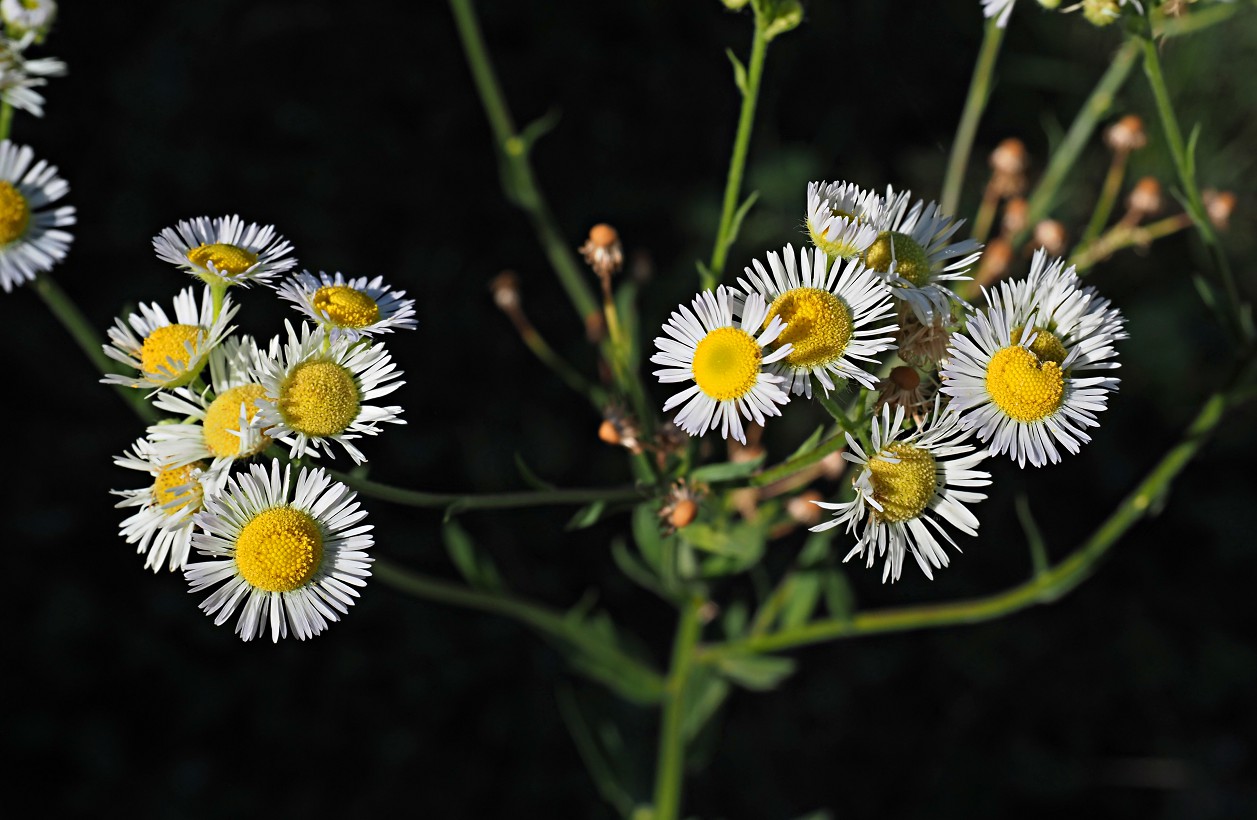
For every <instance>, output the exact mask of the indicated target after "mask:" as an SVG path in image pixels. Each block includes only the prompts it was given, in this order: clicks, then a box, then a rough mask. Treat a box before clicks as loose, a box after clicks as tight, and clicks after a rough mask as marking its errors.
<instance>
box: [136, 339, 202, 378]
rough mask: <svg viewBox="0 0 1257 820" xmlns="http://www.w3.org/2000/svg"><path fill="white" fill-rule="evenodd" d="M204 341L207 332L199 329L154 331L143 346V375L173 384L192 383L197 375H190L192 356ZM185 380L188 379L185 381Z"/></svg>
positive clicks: (141, 348)
mask: <svg viewBox="0 0 1257 820" xmlns="http://www.w3.org/2000/svg"><path fill="white" fill-rule="evenodd" d="M204 338H205V331H204V330H202V329H201V328H199V327H197V326H196V325H165V326H164V327H156V328H153V331H152V332H151V333H149V334H148V335H147V336H145V337H144V344H143V345H141V347H140V363H141V366H142V367H143V368H144V372H145V373H147V374H152V375H156V376H160V377H163V378H166V379H171V380H182V382H187V381H191V380H192V379H193V378H195V377H196V374H195V373H189V372H187V371H188V366H189V364H191V362H192V352H193V351H195V350H196V349H197V347H199V346H200V344H201V342H202V340H204ZM172 361H173V362H174V363H173V364H172V363H171V362H172ZM184 376H186V377H187V378H186V379H184V378H183V377H184ZM182 382H181V383H182ZM173 386H177V385H173Z"/></svg>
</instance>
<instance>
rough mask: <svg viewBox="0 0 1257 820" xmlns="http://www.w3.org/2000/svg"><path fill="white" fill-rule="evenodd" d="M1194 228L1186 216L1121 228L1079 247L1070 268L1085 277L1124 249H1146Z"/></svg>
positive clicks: (1071, 260) (1117, 226) (1116, 228)
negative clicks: (1093, 268)
mask: <svg viewBox="0 0 1257 820" xmlns="http://www.w3.org/2000/svg"><path fill="white" fill-rule="evenodd" d="M1191 226H1192V218H1191V217H1190V216H1189V215H1187V214H1176V215H1174V216H1167V217H1166V218H1165V219H1161V220H1158V221H1156V222H1153V223H1151V224H1149V225H1142V226H1141V225H1136V226H1132V227H1127V226H1125V225H1121V224H1118V225H1115V226H1114V227H1113V228H1112V229H1111V230H1109V232H1108V233H1106V234H1104V235H1103V236H1101V237H1099V238H1098V239H1096V240H1095V241H1094V242H1091V243H1088V244H1087V245H1083V246H1080V248H1079V250H1078V251H1076V252H1075V253H1074V255H1073V256H1071V257H1070V258H1069V264H1071V265H1073V266H1075V267H1076V268H1077V269H1078V273H1079V274H1083V273H1085V272H1086V271H1088V270H1090V269H1091V268H1092V266H1094V265H1095V264H1097V263H1098V262H1102V261H1104V260H1105V259H1108V258H1109V257H1110V256H1112V255H1113V254H1115V253H1117V252H1118V251H1120V250H1122V249H1123V248H1129V247H1132V246H1139V247H1147V246H1148V245H1151V244H1152V243H1153V242H1154V241H1155V240H1157V239H1160V238H1161V237H1164V236H1169V235H1170V234H1172V233H1177V232H1178V231H1181V230H1183V229H1184V228H1190V227H1191Z"/></svg>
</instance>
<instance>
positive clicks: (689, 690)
mask: <svg viewBox="0 0 1257 820" xmlns="http://www.w3.org/2000/svg"><path fill="white" fill-rule="evenodd" d="M727 697H729V682H728V681H726V680H725V679H724V678H722V677H720V676H719V675H718V674H716V672H715V671H714V670H712V669H710V668H708V667H705V666H695V667H694V668H693V669H692V670H690V678H689V680H688V681H686V684H685V696H684V707H683V710H682V714H683V715H684V717H682V718H681V733H682V735H683V736H684V737H685V742H686V743H687V744H688V743H689V742H690V741H692V740H693V739H694V737H695V736H696V735H697V734H698V733H699V731H700V730H702V728H703V727H704V726H705V725H707V721H709V720H711V717H712V715H714V714H716V710H717V709H719V708H720V705H721V704H723V703H724V702H725V698H727Z"/></svg>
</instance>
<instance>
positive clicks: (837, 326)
mask: <svg viewBox="0 0 1257 820" xmlns="http://www.w3.org/2000/svg"><path fill="white" fill-rule="evenodd" d="M961 224H962V223H961V221H959V220H956V219H953V218H952V217H951V216H949V215H947V214H945V213H943V212H942V210H941V209H940V208H939V207H938V206H937V205H936V204H935V203H933V202H929V203H927V202H925V201H922V200H917V201H915V202H914V201H913V199H912V197H911V194H910V193H907V192H896V191H895V190H893V189H892V188H887V189H886V191H885V193H884V194H880V193H876V192H874V191H870V190H864V189H862V188H860V187H859V186H856V185H853V184H851V183H849V182H832V183H830V182H814V183H812V184H810V185H809V186H808V191H807V215H806V219H805V226H806V230H807V233H808V237H809V239H810V242H811V247H804V248H802V249H800V250H799V251H797V252H796V251H795V250H794V248H793V247H791V246H789V245H787V246H786V248H785V249H784V251H782V252H781V253H777V252H770V253H768V254H767V255H766V260H764V261H761V260H760V259H755V260H753V261H752V262H751V265H750V266H749V267H746V268H745V270H744V275H743V276H742V277H739V279H738V282H737V287H736V288H727V287H725V286H723V285H722V286H720V287H718V288H717V289H716V290H715V291H714V292H713V291H706V292H703V293H700V294H698V295H697V296H696V297H695V298H694V299H693V301H692V303H691V305H690V306H689V307H687V306H686V305H681V306H679V307H678V308H677V310H676V311H675V312H673V313H672V315H671V317H670V318H669V319H668V321H667V322H666V323H665V324H664V326H663V331H664V333H665V334H666V335H665V336H661V337H659V338H657V339H656V340H655V347H656V348H657V352H656V353H655V355H654V356H653V357H652V358H651V361H652V362H654V363H655V364H658V365H661V366H662V368H663V369H660V370H657V371H656V372H655V375H656V376H657V377H658V379H659V380H660V381H661V382H663V383H667V384H683V385H685V389H683V390H682V391H681V392H679V393H676V394H675V395H673V396H671V397H670V398H669V399H668V400H667V401H666V403H665V404H664V407H663V409H664V411H665V412H666V411H668V410H671V409H672V408H674V407H680V411H679V412H678V413H677V414H676V416H675V419H674V421H675V424H676V425H677V426H678V427H680V428H681V429H682V430H684V431H685V432H687V433H689V434H690V435H692V436H693V435H702V434H703V433H705V432H707V431H709V430H716V429H719V430H720V434H721V435H722V436H723V437H724V438H726V439H733V440H736V441H737V442H740V443H741V444H743V445H745V444H746V441H747V437H746V429H745V427H744V422H754V423H755V424H757V425H763V424H764V423H765V421H766V419H767V417H769V416H777V415H781V412H782V408H783V407H784V406H785V405H786V404H788V403H789V402H790V400H791V397H792V396H793V397H800V396H802V397H804V399H805V400H810V399H813V398H816V399H817V400H818V401H819V402H820V403H822V404H824V405H825V407H826V410H828V411H829V412H830V413H832V414H833V415H834V417H835V419H836V420H837V421H838V423H839V425H840V426H841V427H842V428H843V429H844V430H845V438H846V443H847V451H846V452H845V453H844V454H843V457H844V458H845V459H846V460H847V461H849V462H851V463H852V464H854V465H857V466H858V467H859V470H858V472H857V473H856V474H855V475H854V476H853V478H852V482H851V490H852V494H851V496H850V498H849V500H842V501H837V502H833V503H829V502H819V501H818V502H815V503H817V504H818V505H819V506H820V507H822V508H824V509H828V510H832V511H833V518H832V519H831V520H829V521H827V522H825V523H822V524H819V525H817V526H815V527H813V528H812V529H813V530H814V531H823V530H826V529H830V528H833V527H837V526H839V525H845V527H846V530H847V532H849V533H852V534H853V535H854V537H855V538H856V544H855V547H854V548H853V549H852V550H851V551H850V554H849V555H848V556H847V557H848V559H850V558H852V557H855V556H862V557H864V558H865V560H866V562H867V563H868V565H869V566H872V565H873V564H874V562H875V561H877V560H878V559H881V560H882V561H883V570H882V577H883V579H884V580H896V579H898V578H899V576H900V573H901V570H902V567H903V563H904V558H905V557H906V556H907V555H908V554H911V555H912V556H913V558H914V559H915V560H916V562H917V564H918V565H919V566H920V567H921V569H922V570H923V571H924V573H925V574H926V576H928V577H933V569H937V568H942V567H945V566H947V563H948V556H947V553H946V551H945V550H944V549H943V543H947V544H951V545H953V546H955V542H954V540H953V538H952V536H951V534H950V533H949V531H948V529H947V528H946V527H944V524H947V525H950V527H951V528H953V529H955V530H959V531H960V532H963V533H966V534H968V535H975V534H976V533H977V529H978V520H977V518H976V517H975V516H974V514H973V513H972V512H971V511H970V510H969V508H968V505H970V504H973V503H975V502H978V501H980V500H982V499H983V498H985V496H984V495H982V494H981V493H978V492H974V491H973V488H978V487H983V486H985V485H987V484H989V483H990V480H991V474H990V473H988V472H985V471H983V470H981V469H979V466H980V465H981V463H982V462H983V461H985V460H986V459H988V458H990V457H992V456H998V455H1007V456H1008V457H1009V458H1011V459H1012V460H1013V461H1014V462H1015V463H1016V464H1017V465H1018V466H1020V467H1025V466H1026V464H1027V463H1029V464H1030V465H1032V466H1035V467H1040V466H1043V465H1045V464H1049V463H1056V462H1059V461H1060V460H1061V450H1062V449H1063V450H1065V451H1067V452H1069V453H1076V452H1078V450H1079V448H1080V447H1081V445H1082V444H1083V443H1085V442H1086V441H1088V440H1089V436H1088V433H1087V432H1086V431H1087V430H1088V429H1089V428H1092V427H1095V426H1097V424H1098V421H1097V418H1096V414H1097V413H1098V412H1100V411H1102V410H1104V408H1105V406H1106V402H1107V399H1108V396H1109V394H1110V393H1112V392H1113V391H1115V390H1116V389H1117V384H1118V381H1117V379H1116V378H1114V377H1113V376H1112V375H1111V373H1110V371H1112V370H1113V369H1114V368H1116V367H1117V366H1118V365H1117V362H1116V361H1115V358H1116V350H1115V349H1114V346H1113V345H1114V342H1116V341H1117V340H1119V339H1123V338H1125V337H1126V333H1125V329H1124V319H1123V317H1122V315H1121V313H1120V312H1119V311H1118V310H1117V309H1116V308H1114V307H1112V305H1111V304H1110V303H1109V301H1108V300H1107V299H1104V298H1102V297H1101V296H1100V295H1099V294H1098V293H1097V292H1096V291H1095V289H1094V288H1091V287H1088V286H1084V285H1083V284H1082V282H1081V281H1080V280H1079V278H1078V276H1077V274H1076V273H1075V271H1074V268H1073V267H1067V266H1066V265H1065V263H1064V262H1063V261H1062V260H1060V259H1052V258H1049V256H1048V254H1047V253H1046V252H1045V251H1043V250H1039V251H1038V252H1036V253H1035V255H1034V258H1033V261H1032V263H1031V267H1030V271H1029V274H1028V275H1027V276H1026V277H1025V278H1024V279H1021V280H1015V281H1003V282H1001V283H999V285H998V286H997V287H995V288H994V289H991V290H989V291H987V292H986V294H985V295H986V301H987V304H986V306H985V307H984V308H982V309H978V308H976V307H974V306H973V305H971V304H970V303H969V302H968V301H966V300H965V299H964V298H962V296H961V295H960V294H959V293H957V292H956V291H955V290H954V289H953V288H954V286H955V285H956V284H957V283H958V282H961V281H964V280H968V279H969V278H970V277H969V271H970V270H971V269H972V268H973V266H974V265H975V263H976V262H977V261H978V259H979V256H980V254H981V250H982V246H981V245H980V244H979V243H978V242H977V241H975V240H972V239H958V238H957V236H956V235H957V233H958V232H959V229H960V228H961ZM892 355H893V356H896V357H897V358H898V363H896V362H895V361H894V360H893V359H892V358H891V357H892ZM848 388H852V389H848ZM840 400H841V404H840ZM843 405H845V407H844V406H843Z"/></svg>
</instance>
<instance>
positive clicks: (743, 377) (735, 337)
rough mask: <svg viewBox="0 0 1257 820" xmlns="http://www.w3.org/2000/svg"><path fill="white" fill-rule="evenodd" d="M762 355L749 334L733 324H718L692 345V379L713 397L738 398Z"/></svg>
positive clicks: (753, 379) (751, 380) (756, 370)
mask: <svg viewBox="0 0 1257 820" xmlns="http://www.w3.org/2000/svg"><path fill="white" fill-rule="evenodd" d="M763 357H764V354H763V352H762V351H761V350H760V347H759V345H758V344H756V342H755V339H753V338H752V337H751V334H749V333H747V332H746V331H745V330H739V329H738V328H736V327H718V328H716V329H715V330H713V331H712V332H711V333H708V334H707V335H706V336H704V337H703V340H702V341H701V342H699V343H698V347H696V348H694V364H693V367H692V369H693V371H694V381H695V382H697V383H698V389H699V390H702V391H703V392H704V393H706V394H707V395H708V396H711V397H712V398H713V399H715V400H716V401H727V400H729V399H740V398H742V397H743V396H745V395H746V394H747V393H750V392H751V388H752V387H754V386H755V382H756V381H758V380H759V369H760V360H761V359H763Z"/></svg>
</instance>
